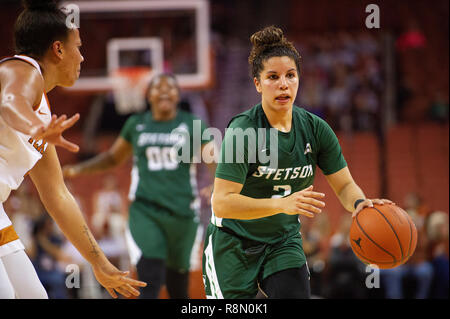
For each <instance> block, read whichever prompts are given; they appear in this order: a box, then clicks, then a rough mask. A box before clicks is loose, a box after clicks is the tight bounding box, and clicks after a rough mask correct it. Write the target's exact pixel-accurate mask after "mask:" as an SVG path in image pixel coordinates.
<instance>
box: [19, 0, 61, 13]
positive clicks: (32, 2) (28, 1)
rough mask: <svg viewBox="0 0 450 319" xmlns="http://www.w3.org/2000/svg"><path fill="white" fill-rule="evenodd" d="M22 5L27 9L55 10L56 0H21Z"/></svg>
mask: <svg viewBox="0 0 450 319" xmlns="http://www.w3.org/2000/svg"><path fill="white" fill-rule="evenodd" d="M22 3H23V6H24V7H25V9H26V10H29V11H52V10H57V9H58V6H57V0H22Z"/></svg>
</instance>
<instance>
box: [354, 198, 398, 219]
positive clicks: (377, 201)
mask: <svg viewBox="0 0 450 319" xmlns="http://www.w3.org/2000/svg"><path fill="white" fill-rule="evenodd" d="M374 204H378V205H384V204H392V205H395V203H394V202H392V201H390V200H389V199H384V198H381V199H380V198H375V199H368V198H366V199H365V200H364V201H362V202H361V203H359V204H358V206H356V209H355V211H354V212H353V214H352V218H353V217H355V216H356V215H358V213H359V212H360V211H362V210H363V209H364V208H366V207H373V205H374Z"/></svg>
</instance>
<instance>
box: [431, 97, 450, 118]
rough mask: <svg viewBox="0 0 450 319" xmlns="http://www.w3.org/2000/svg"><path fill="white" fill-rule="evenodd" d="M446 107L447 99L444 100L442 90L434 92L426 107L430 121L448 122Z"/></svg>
mask: <svg viewBox="0 0 450 319" xmlns="http://www.w3.org/2000/svg"><path fill="white" fill-rule="evenodd" d="M448 108H449V106H448V101H446V100H445V98H444V96H443V94H442V92H436V94H435V96H434V99H433V101H432V102H431V105H430V108H429V109H428V116H429V118H430V119H431V120H432V121H435V122H438V123H448Z"/></svg>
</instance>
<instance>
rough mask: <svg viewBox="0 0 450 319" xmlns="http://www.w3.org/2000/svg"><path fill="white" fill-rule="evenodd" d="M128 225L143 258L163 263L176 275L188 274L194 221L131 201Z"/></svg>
mask: <svg viewBox="0 0 450 319" xmlns="http://www.w3.org/2000/svg"><path fill="white" fill-rule="evenodd" d="M128 222H129V227H130V233H131V236H132V237H133V240H134V241H135V242H136V244H137V246H138V247H139V249H140V250H141V252H142V256H144V257H145V258H158V259H163V260H165V261H166V266H167V267H169V268H171V269H174V270H177V271H188V270H189V268H190V258H191V252H192V247H193V245H194V242H195V237H196V234H197V229H198V218H197V217H184V216H180V215H176V214H174V213H173V212H171V211H170V210H168V209H166V208H164V207H161V206H159V205H156V204H152V203H150V202H143V201H134V202H133V203H132V204H131V205H130V212H129V218H128Z"/></svg>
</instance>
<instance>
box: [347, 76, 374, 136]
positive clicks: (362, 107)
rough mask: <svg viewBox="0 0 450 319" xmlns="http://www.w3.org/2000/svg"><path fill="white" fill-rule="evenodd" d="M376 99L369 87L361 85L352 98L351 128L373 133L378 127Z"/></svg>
mask: <svg viewBox="0 0 450 319" xmlns="http://www.w3.org/2000/svg"><path fill="white" fill-rule="evenodd" d="M377 115H378V97H377V94H376V93H375V91H374V90H372V89H371V88H370V87H369V86H367V85H363V86H362V87H360V88H358V89H357V90H356V93H355V95H354V97H353V116H352V118H353V127H354V129H355V130H357V131H374V130H375V128H376V126H377V125H379V123H378V121H377V120H376V118H377Z"/></svg>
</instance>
